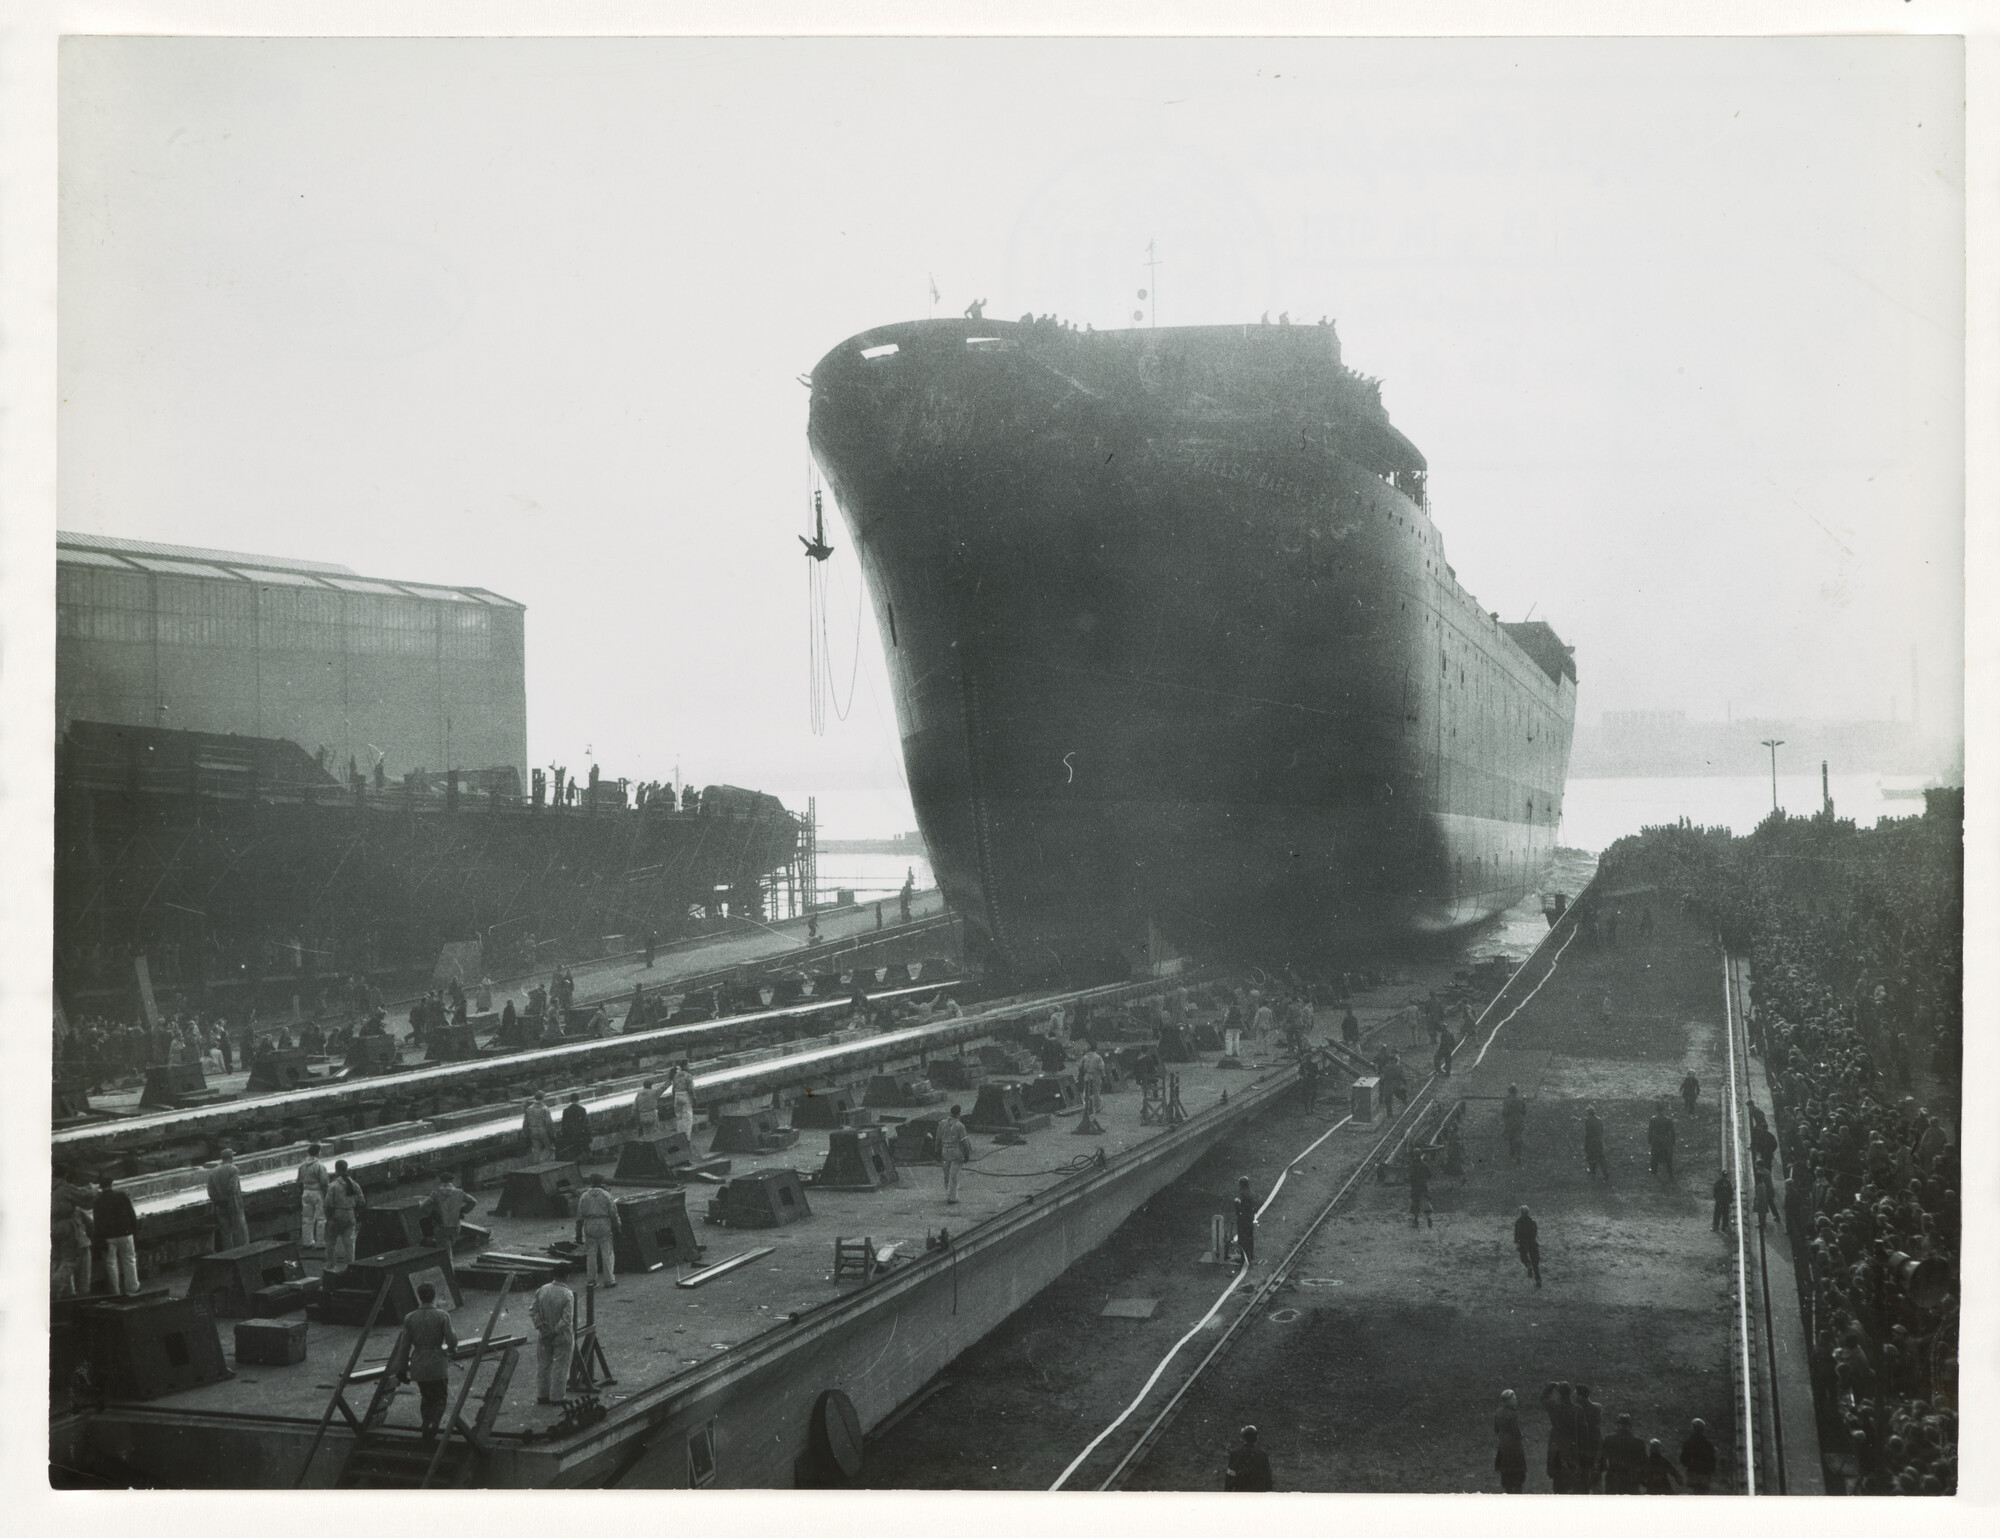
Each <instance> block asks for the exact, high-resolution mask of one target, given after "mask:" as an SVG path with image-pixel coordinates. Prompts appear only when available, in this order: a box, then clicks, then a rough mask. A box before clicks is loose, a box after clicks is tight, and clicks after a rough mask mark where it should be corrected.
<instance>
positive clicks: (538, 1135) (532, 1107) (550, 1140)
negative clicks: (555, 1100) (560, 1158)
mask: <svg viewBox="0 0 2000 1538" xmlns="http://www.w3.org/2000/svg"><path fill="white" fill-rule="evenodd" d="M521 1131H522V1132H523V1133H524V1134H525V1135H526V1136H527V1139H528V1162H529V1163H530V1164H547V1163H548V1162H549V1161H550V1160H551V1159H553V1158H554V1157H555V1156H556V1123H555V1118H554V1117H553V1116H551V1115H550V1114H549V1102H548V1099H547V1097H546V1096H544V1095H541V1094H539V1093H538V1094H537V1095H536V1096H535V1098H534V1099H532V1100H530V1101H529V1102H528V1108H527V1109H526V1110H525V1111H523V1112H522V1113H521Z"/></svg>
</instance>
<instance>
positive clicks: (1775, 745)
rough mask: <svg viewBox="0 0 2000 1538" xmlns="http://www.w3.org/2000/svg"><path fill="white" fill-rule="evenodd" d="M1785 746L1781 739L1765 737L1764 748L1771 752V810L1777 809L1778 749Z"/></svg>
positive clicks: (1783, 740)
mask: <svg viewBox="0 0 2000 1538" xmlns="http://www.w3.org/2000/svg"><path fill="white" fill-rule="evenodd" d="M1784 745H1785V739H1784V738H1782V737H1766V738H1765V739H1764V746H1765V747H1767V748H1769V749H1770V750H1771V810H1772V811H1774V812H1775V811H1776V810H1777V809H1778V749H1780V748H1782V747H1783V746H1784Z"/></svg>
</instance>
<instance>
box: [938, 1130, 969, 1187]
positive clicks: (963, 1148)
mask: <svg viewBox="0 0 2000 1538" xmlns="http://www.w3.org/2000/svg"><path fill="white" fill-rule="evenodd" d="M958 1115H959V1108H958V1107H957V1106H953V1107H952V1108H951V1110H950V1112H949V1113H948V1114H947V1115H946V1116H945V1117H944V1119H943V1120H942V1121H940V1122H939V1123H938V1129H937V1140H938V1158H939V1160H940V1161H941V1162H942V1163H943V1165H944V1199H945V1200H946V1201H947V1202H953V1203H955V1202H957V1200H958V1173H959V1171H960V1170H962V1169H964V1168H965V1161H966V1158H967V1157H968V1155H969V1154H970V1153H971V1137H970V1136H969V1134H968V1133H967V1132H966V1130H965V1123H964V1122H962V1121H960V1120H959V1119H958Z"/></svg>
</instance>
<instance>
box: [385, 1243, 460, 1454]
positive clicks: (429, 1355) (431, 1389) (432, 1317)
mask: <svg viewBox="0 0 2000 1538" xmlns="http://www.w3.org/2000/svg"><path fill="white" fill-rule="evenodd" d="M457 1345H458V1332H457V1331H455V1330H454V1329H452V1327H451V1315H450V1314H448V1313H446V1312H445V1311H444V1310H443V1309H441V1308H439V1307H438V1304H437V1288H435V1287H433V1286H432V1285H431V1284H430V1283H429V1282H425V1283H424V1284H423V1285H422V1286H420V1287H418V1288H417V1306H416V1307H415V1308H413V1309H411V1310H410V1311H409V1313H407V1314H405V1315H404V1316H403V1335H402V1338H401V1339H400V1340H399V1341H398V1342H397V1343H396V1353H395V1354H396V1356H398V1357H400V1358H401V1361H400V1364H399V1369H400V1374H401V1377H402V1380H403V1381H404V1382H405V1383H410V1382H414V1383H415V1384H416V1385H417V1393H418V1394H419V1395H420V1396H421V1398H422V1401H423V1404H422V1409H421V1411H420V1412H419V1413H420V1415H421V1417H422V1420H423V1434H424V1443H425V1445H426V1446H428V1445H429V1444H430V1443H432V1442H435V1441H436V1440H437V1434H438V1426H439V1425H440V1424H441V1423H442V1422H443V1420H444V1408H445V1397H446V1389H447V1388H448V1386H449V1373H450V1367H451V1353H452V1351H453V1350H454V1349H455V1348H456V1347H457Z"/></svg>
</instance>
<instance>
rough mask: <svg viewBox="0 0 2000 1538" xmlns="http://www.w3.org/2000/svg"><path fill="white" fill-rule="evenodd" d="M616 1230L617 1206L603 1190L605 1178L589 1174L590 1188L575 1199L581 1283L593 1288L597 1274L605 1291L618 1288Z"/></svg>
mask: <svg viewBox="0 0 2000 1538" xmlns="http://www.w3.org/2000/svg"><path fill="white" fill-rule="evenodd" d="M617 1229H618V1204H617V1203H616V1202H615V1201H613V1200H612V1199H611V1193H610V1192H609V1191H607V1190H605V1189H604V1177H603V1176H602V1175H592V1176H591V1177H590V1186H589V1189H587V1190H586V1191H585V1192H584V1193H583V1195H581V1196H579V1197H578V1198H577V1199H576V1239H577V1243H579V1244H581V1245H582V1246H583V1275H584V1280H585V1281H586V1282H587V1283H588V1284H589V1285H591V1286H593V1287H594V1286H596V1285H597V1280H598V1276H599V1273H600V1272H601V1273H602V1274H603V1278H604V1285H605V1286H606V1287H607V1288H610V1287H616V1286H617V1285H618V1268H617V1263H616V1260H617V1257H616V1254H615V1249H616V1242H615V1237H614V1236H615V1235H616V1233H617Z"/></svg>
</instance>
